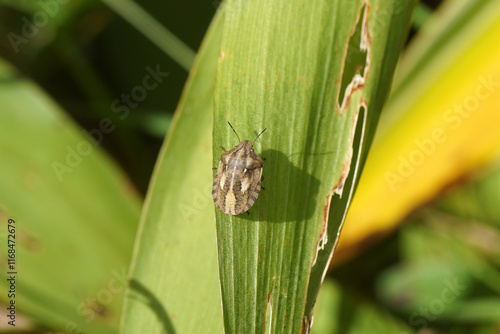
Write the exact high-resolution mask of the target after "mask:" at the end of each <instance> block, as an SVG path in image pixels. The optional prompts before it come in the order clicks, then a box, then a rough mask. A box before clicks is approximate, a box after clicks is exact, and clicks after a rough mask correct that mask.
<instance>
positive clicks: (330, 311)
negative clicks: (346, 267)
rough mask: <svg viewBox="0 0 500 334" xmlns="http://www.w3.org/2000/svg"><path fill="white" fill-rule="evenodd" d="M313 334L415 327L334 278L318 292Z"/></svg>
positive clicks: (400, 333)
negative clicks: (363, 298) (406, 323)
mask: <svg viewBox="0 0 500 334" xmlns="http://www.w3.org/2000/svg"><path fill="white" fill-rule="evenodd" d="M317 304H318V305H317V306H316V308H317V310H316V312H315V314H314V326H313V328H312V330H311V334H351V333H352V334H356V333H394V334H396V333H397V334H404V333H410V332H411V329H410V328H409V327H408V326H407V325H405V324H403V323H402V322H401V321H400V320H398V319H396V318H394V317H393V316H391V314H390V313H388V312H386V311H384V310H383V309H380V308H379V307H377V306H376V305H373V304H370V303H368V302H367V301H365V300H362V299H361V298H360V297H359V295H357V293H356V292H354V293H353V292H352V291H349V290H348V289H346V288H345V287H342V286H340V285H339V284H337V283H336V282H335V281H334V280H332V279H326V280H325V282H324V283H323V285H322V286H321V289H320V292H319V295H318V303H317Z"/></svg>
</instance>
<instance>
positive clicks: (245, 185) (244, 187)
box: [241, 179, 250, 192]
mask: <svg viewBox="0 0 500 334" xmlns="http://www.w3.org/2000/svg"><path fill="white" fill-rule="evenodd" d="M249 187H250V181H249V180H248V179H243V181H242V182H241V192H246V191H247V190H248V188H249Z"/></svg>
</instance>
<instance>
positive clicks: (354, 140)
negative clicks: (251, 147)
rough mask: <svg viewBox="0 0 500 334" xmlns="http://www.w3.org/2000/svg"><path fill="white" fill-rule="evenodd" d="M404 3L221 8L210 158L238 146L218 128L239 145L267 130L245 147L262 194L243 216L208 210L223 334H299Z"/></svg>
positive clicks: (369, 125) (407, 8)
mask: <svg viewBox="0 0 500 334" xmlns="http://www.w3.org/2000/svg"><path fill="white" fill-rule="evenodd" d="M413 6H414V3H413V2H411V1H408V2H405V3H404V4H403V3H401V2H400V1H367V2H366V1H349V2H346V1H321V0H316V1H310V2H307V3H303V2H302V1H299V0H295V1H284V0H274V1H269V0H267V1H264V0H261V1H253V2H251V3H249V2H245V1H229V2H228V3H227V5H226V7H225V9H226V16H225V23H224V35H223V39H222V46H221V51H220V56H219V66H218V72H217V83H216V94H215V113H214V142H213V149H214V156H213V159H214V162H215V163H217V162H218V161H219V159H220V155H221V153H222V152H221V151H220V149H219V146H220V145H221V146H223V147H226V148H229V147H231V146H235V145H236V144H237V140H236V137H235V135H234V133H233V132H232V130H231V129H230V128H229V127H228V125H227V121H230V122H231V124H232V125H233V126H234V128H235V129H236V131H238V133H239V136H240V138H241V139H249V140H253V139H254V138H255V137H256V135H257V133H259V132H260V131H261V130H262V129H264V128H267V129H268V130H267V131H266V132H265V133H264V134H263V135H262V137H261V138H259V140H258V141H257V142H256V143H255V150H256V152H258V153H259V155H260V156H261V157H264V158H266V161H265V164H264V172H263V174H264V176H265V179H264V180H263V183H262V185H263V186H264V187H265V190H262V191H261V192H260V195H259V198H258V199H257V201H256V203H255V205H254V206H253V207H252V208H251V209H250V214H249V215H247V214H242V215H239V216H230V215H226V214H224V213H222V212H221V211H219V210H216V220H217V240H218V241H217V244H218V253H219V271H220V279H221V289H222V299H223V313H224V328H225V332H226V333H254V332H263V331H264V330H265V328H266V326H268V327H270V330H271V332H273V333H299V332H302V331H306V332H307V331H308V330H309V326H310V323H311V321H310V317H311V314H312V307H313V305H314V300H315V297H316V294H317V292H318V289H319V285H320V284H321V281H322V279H323V275H324V272H325V270H326V268H327V265H328V263H329V260H330V258H331V254H332V252H333V249H334V246H335V244H336V240H337V235H338V233H339V229H340V226H341V223H342V221H343V217H344V215H345V211H346V208H347V206H348V203H349V200H350V198H351V196H352V192H353V190H354V185H355V183H356V182H357V179H358V176H359V171H360V166H362V164H363V162H364V160H365V157H366V153H367V149H368V147H369V145H370V142H371V139H372V137H373V133H374V130H375V126H376V124H377V121H378V116H379V113H380V111H381V109H382V105H383V102H384V100H385V97H386V96H387V93H388V89H389V85H390V82H391V78H392V74H393V71H394V66H395V63H396V61H397V57H398V55H399V52H400V50H401V47H402V45H403V42H404V39H405V37H406V32H407V28H408V23H409V22H410V21H411V20H410V14H411V10H412V9H413ZM339 196H341V198H339ZM332 197H333V201H332V205H331V207H330V204H331V203H330V201H331V200H332ZM329 216H330V217H331V218H330V219H329V218H328V217H329ZM269 313H271V315H270V316H269ZM266 317H270V319H271V324H266Z"/></svg>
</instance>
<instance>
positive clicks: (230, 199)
mask: <svg viewBox="0 0 500 334" xmlns="http://www.w3.org/2000/svg"><path fill="white" fill-rule="evenodd" d="M235 205H236V197H235V196H234V193H233V192H228V193H227V194H226V208H233V207H234V206H235Z"/></svg>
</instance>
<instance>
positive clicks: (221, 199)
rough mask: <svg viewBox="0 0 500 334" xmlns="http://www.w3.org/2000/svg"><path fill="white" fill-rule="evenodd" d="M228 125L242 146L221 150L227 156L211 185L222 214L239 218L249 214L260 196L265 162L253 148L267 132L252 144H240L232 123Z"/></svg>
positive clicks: (245, 141)
mask: <svg viewBox="0 0 500 334" xmlns="http://www.w3.org/2000/svg"><path fill="white" fill-rule="evenodd" d="M227 123H228V124H229V126H230V127H231V129H233V131H234V133H235V134H236V137H238V140H239V141H240V143H239V144H238V145H236V146H235V147H234V148H233V149H232V150H230V151H226V150H224V148H222V146H221V149H222V150H224V153H223V154H222V156H221V158H220V161H219V166H218V167H217V173H216V174H215V178H214V183H213V185H212V197H213V199H214V203H215V205H216V206H217V207H218V208H219V209H220V210H221V211H222V212H224V213H227V214H229V215H238V214H240V213H243V212H246V211H248V209H250V207H251V206H252V205H253V204H254V203H255V201H256V200H257V197H258V196H259V192H260V188H261V185H260V184H261V181H262V167H263V166H264V160H263V159H262V158H261V157H259V156H258V155H257V153H255V151H254V149H253V144H254V143H255V141H256V140H257V138H259V137H260V135H261V134H262V133H264V131H266V130H267V129H264V130H262V132H261V133H259V134H258V135H257V137H256V138H255V140H254V141H253V143H252V142H250V141H249V140H243V141H241V140H240V136H238V134H237V133H236V130H234V128H233V126H232V125H231V123H229V122H227Z"/></svg>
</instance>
